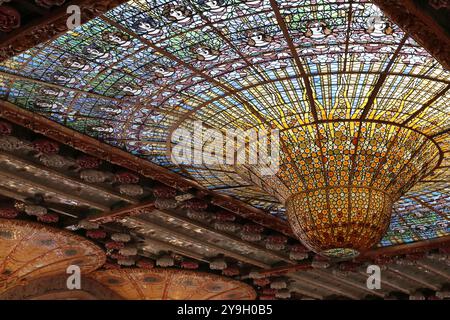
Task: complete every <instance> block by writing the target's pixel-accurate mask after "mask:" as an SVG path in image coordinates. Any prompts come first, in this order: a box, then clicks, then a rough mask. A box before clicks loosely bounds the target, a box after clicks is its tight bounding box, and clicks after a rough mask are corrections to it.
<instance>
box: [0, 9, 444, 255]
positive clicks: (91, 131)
mask: <svg viewBox="0 0 450 320" xmlns="http://www.w3.org/2000/svg"><path fill="white" fill-rule="evenodd" d="M449 84H450V77H449V72H448V71H446V70H445V69H443V68H442V66H440V64H439V63H438V62H437V61H436V60H435V59H434V58H433V57H432V56H430V55H429V54H428V53H427V52H426V51H425V50H424V49H423V48H421V47H420V46H419V45H418V44H417V43H416V42H415V41H414V40H413V39H412V38H411V37H409V36H408V35H407V34H405V33H404V32H403V31H402V30H401V29H400V28H399V27H398V26H396V25H395V24H394V23H392V22H391V21H389V19H388V18H386V17H385V16H384V14H383V13H382V12H381V11H380V10H379V9H378V8H377V7H376V6H375V5H374V4H372V3H371V2H370V1H345V0H334V1H333V0H327V1H325V0H316V1H314V0H311V1H283V0H246V1H244V0H242V1H241V0H189V1H170V0H133V1H130V2H128V3H125V4H123V5H121V6H119V7H117V8H115V9H113V10H111V11H109V12H108V13H106V14H104V15H103V16H101V17H99V18H96V19H94V20H91V21H90V22H88V23H86V24H84V25H82V26H81V27H79V28H77V29H75V30H73V31H69V32H68V33H67V34H65V35H63V36H61V37H59V38H57V39H55V40H52V41H49V42H47V43H44V44H41V45H39V46H38V47H35V48H33V49H30V50H28V51H27V52H25V53H23V54H20V55H19V56H16V57H14V58H11V59H9V60H7V61H5V62H3V63H1V64H0V98H1V99H3V100H6V101H9V102H11V103H13V104H15V105H18V106H20V107H23V108H25V109H28V110H32V111H33V112H36V113H39V114H42V115H44V116H46V117H48V118H50V119H52V120H54V121H57V122H59V123H61V124H63V125H65V126H67V127H70V128H73V129H75V130H77V131H80V132H82V133H85V134H87V135H89V136H92V137H95V138H97V139H99V140H101V141H103V142H106V143H108V144H111V145H113V146H117V147H119V148H121V149H124V150H127V151H128V152H130V153H132V154H135V155H137V156H139V157H143V158H145V159H148V160H149V161H152V162H154V163H156V164H158V165H161V166H164V167H167V168H169V169H171V170H174V171H176V172H177V173H179V174H182V175H184V176H186V177H188V178H190V179H193V180H195V181H197V182H199V183H200V184H201V185H203V186H205V187H207V188H209V189H211V190H215V191H216V192H218V193H223V194H227V195H231V196H233V197H236V198H238V199H241V200H243V201H245V202H246V203H249V204H251V205H253V206H255V207H258V208H262V209H265V210H267V211H268V212H272V213H273V214H274V215H276V216H279V217H280V218H284V208H283V206H282V205H280V203H279V201H278V200H277V199H276V198H274V197H272V196H271V195H269V194H267V193H265V192H264V191H263V190H261V189H260V188H258V187H255V186H252V185H250V184H249V183H248V182H247V181H245V180H244V179H242V178H241V177H240V176H239V175H238V174H237V173H236V172H235V171H234V168H233V167H225V166H214V165H209V166H206V165H198V164H197V165H176V164H174V163H172V162H171V160H170V158H169V157H168V156H167V154H168V153H167V151H168V148H169V147H170V138H171V133H172V132H173V131H174V130H175V129H176V128H179V127H185V128H190V127H191V126H192V122H193V121H196V120H200V121H202V122H203V123H204V124H205V125H207V126H209V127H212V128H218V129H224V128H227V127H234V128H242V129H249V128H252V127H258V126H260V125H261V124H262V123H264V124H266V125H269V126H271V127H272V128H276V129H279V130H280V131H283V130H287V129H292V128H295V127H304V126H308V125H310V126H316V127H318V126H322V127H323V129H324V130H325V131H327V132H330V133H331V132H337V131H338V127H337V126H338V120H339V121H342V120H345V121H347V122H348V123H352V121H354V120H358V121H361V122H362V123H363V122H370V123H375V122H376V123H384V124H395V125H396V126H399V127H405V128H410V129H412V130H416V131H418V132H420V133H421V134H423V135H426V136H427V137H428V138H430V139H432V140H433V141H434V142H435V143H436V144H437V145H438V146H439V148H440V160H439V161H440V162H439V164H438V165H437V168H436V169H435V170H434V172H433V175H431V176H428V177H426V178H424V179H423V180H424V181H421V182H418V183H417V184H416V186H415V188H414V190H413V192H412V193H411V195H410V194H407V195H406V196H404V197H403V198H402V199H401V200H400V202H398V203H397V204H395V208H394V216H393V218H392V221H391V227H390V230H389V231H388V233H387V235H386V236H385V238H384V239H383V240H382V242H381V244H380V245H382V246H384V245H392V244H399V243H404V242H411V241H418V240H423V239H429V238H434V237H439V236H443V235H448V234H449V227H448V223H447V222H448V219H449V210H448V204H449V202H448V189H446V188H448V173H447V171H448V170H447V169H448V160H447V159H448V151H449V144H448V141H449V135H448V132H447V131H448V127H449V112H450V109H449V108H450V107H449V97H450V93H449V91H448V88H449ZM340 123H341V122H340ZM346 130H350V131H351V130H355V127H353V128H352V127H351V125H349V126H348V128H346ZM303 138H304V139H303V141H294V140H292V141H288V143H290V144H296V143H299V144H301V143H303V144H305V145H308V144H311V141H310V139H312V138H311V137H307V136H306V137H303ZM436 199H439V200H436ZM419 200H420V201H419ZM435 202H438V204H439V205H440V206H441V207H440V209H439V212H440V214H437V213H436V212H435V211H433V210H432V209H430V208H429V207H428V205H430V206H432V207H433V206H434V205H436V203H435ZM416 212H420V214H422V216H423V217H425V218H417V217H415V216H414V214H415V213H416ZM417 219H419V220H417ZM418 225H426V226H428V229H427V230H422V229H420V228H419V227H417V226H418ZM403 229H404V232H402V231H399V230H403Z"/></svg>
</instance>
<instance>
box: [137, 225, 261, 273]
mask: <svg viewBox="0 0 450 320" xmlns="http://www.w3.org/2000/svg"><path fill="white" fill-rule="evenodd" d="M134 220H135V221H138V222H139V223H140V224H142V226H148V227H149V228H153V229H155V230H159V231H162V232H164V233H167V234H170V235H172V236H174V237H177V238H179V239H184V240H185V241H188V242H191V243H197V244H199V245H200V246H203V247H205V248H210V249H212V250H213V251H216V252H219V253H221V254H223V255H225V256H228V257H230V258H233V259H236V260H238V261H242V262H245V263H248V264H251V265H254V266H257V267H259V268H264V269H269V268H270V265H268V264H266V263H263V262H261V261H258V260H256V259H253V258H250V257H248V256H245V255H242V254H240V253H236V252H234V251H231V250H228V249H225V248H222V247H220V246H217V245H215V244H212V243H209V242H206V241H204V240H200V239H198V238H194V237H192V236H191V235H188V234H185V233H182V232H180V231H176V230H173V229H171V228H169V227H167V226H163V225H161V224H159V223H155V222H153V221H148V220H143V219H140V218H134Z"/></svg>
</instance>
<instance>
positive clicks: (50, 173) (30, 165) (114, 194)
mask: <svg viewBox="0 0 450 320" xmlns="http://www.w3.org/2000/svg"><path fill="white" fill-rule="evenodd" d="M1 160H4V161H5V160H6V161H10V162H14V163H16V164H19V165H20V166H22V167H28V168H31V169H32V170H35V171H39V172H44V173H45V174H46V175H48V176H50V177H53V178H57V179H60V180H66V181H69V182H71V183H74V184H77V185H79V186H80V187H82V188H89V189H92V190H94V191H95V192H98V193H100V194H104V195H107V196H109V197H112V198H117V199H119V200H123V201H126V202H129V203H134V204H135V203H138V200H136V199H133V198H131V197H128V196H124V195H121V194H120V193H118V192H114V191H113V190H108V189H106V188H104V187H102V186H99V185H95V184H92V183H88V182H85V181H83V180H81V179H78V178H75V177H71V176H68V175H65V174H63V173H61V172H58V171H56V170H54V169H52V168H49V167H46V166H43V165H40V164H37V163H34V162H31V161H29V160H26V159H23V158H19V157H17V156H15V155H13V154H10V153H5V152H3V151H0V161H1ZM31 175H33V174H32V173H31Z"/></svg>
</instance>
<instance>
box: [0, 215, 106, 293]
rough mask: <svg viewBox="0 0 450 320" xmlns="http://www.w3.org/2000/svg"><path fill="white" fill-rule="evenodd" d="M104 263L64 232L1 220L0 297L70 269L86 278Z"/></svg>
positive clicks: (100, 252)
mask: <svg viewBox="0 0 450 320" xmlns="http://www.w3.org/2000/svg"><path fill="white" fill-rule="evenodd" d="M105 259H106V257H105V254H104V253H103V250H102V249H100V248H99V247H97V246H96V245H95V244H93V243H91V242H90V241H88V240H86V239H84V238H81V237H79V236H77V235H74V234H71V233H69V232H67V231H62V230H57V229H53V228H49V227H46V226H43V225H41V224H37V223H32V222H28V221H19V220H6V219H0V293H1V292H3V291H5V290H7V289H9V288H12V287H15V286H19V285H25V284H26V283H27V282H28V281H31V280H34V279H37V278H40V277H44V276H54V275H58V274H66V270H67V268H68V267H69V266H70V265H77V266H79V267H80V268H81V272H82V273H83V274H86V273H89V272H92V271H94V270H96V269H97V268H99V267H101V266H102V265H103V264H104V263H105Z"/></svg>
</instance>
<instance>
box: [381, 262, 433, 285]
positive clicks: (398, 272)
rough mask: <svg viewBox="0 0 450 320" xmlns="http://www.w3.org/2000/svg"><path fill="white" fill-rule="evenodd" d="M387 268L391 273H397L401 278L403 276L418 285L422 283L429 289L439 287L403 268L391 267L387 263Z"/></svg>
mask: <svg viewBox="0 0 450 320" xmlns="http://www.w3.org/2000/svg"><path fill="white" fill-rule="evenodd" d="M388 270H389V271H391V272H393V273H395V274H397V275H399V276H400V277H402V278H405V279H407V280H409V281H412V282H415V283H418V284H419V285H423V286H425V287H427V288H430V289H431V290H435V291H438V290H439V289H440V288H439V287H437V286H435V285H434V284H432V283H429V282H428V281H426V280H423V279H419V278H418V277H417V276H413V275H411V274H409V273H408V272H406V271H405V270H404V269H402V270H400V269H397V268H395V267H392V266H391V265H389V266H388Z"/></svg>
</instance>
